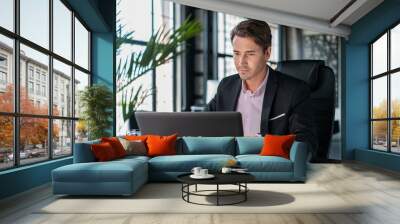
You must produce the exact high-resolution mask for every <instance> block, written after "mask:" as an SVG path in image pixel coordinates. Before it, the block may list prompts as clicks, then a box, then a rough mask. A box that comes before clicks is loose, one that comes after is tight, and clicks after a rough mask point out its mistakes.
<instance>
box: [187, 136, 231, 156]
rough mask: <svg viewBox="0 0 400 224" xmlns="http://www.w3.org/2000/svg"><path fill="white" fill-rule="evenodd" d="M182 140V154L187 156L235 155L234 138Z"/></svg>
mask: <svg viewBox="0 0 400 224" xmlns="http://www.w3.org/2000/svg"><path fill="white" fill-rule="evenodd" d="M182 139H183V141H182V153H183V154H185V155H199V154H226V155H234V153H235V141H234V140H235V139H234V138H233V137H183V138H182Z"/></svg>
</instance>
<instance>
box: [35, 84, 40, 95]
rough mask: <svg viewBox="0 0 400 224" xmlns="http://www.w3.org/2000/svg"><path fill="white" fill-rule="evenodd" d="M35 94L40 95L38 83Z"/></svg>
mask: <svg viewBox="0 0 400 224" xmlns="http://www.w3.org/2000/svg"><path fill="white" fill-rule="evenodd" d="M36 95H38V96H39V95H40V84H36Z"/></svg>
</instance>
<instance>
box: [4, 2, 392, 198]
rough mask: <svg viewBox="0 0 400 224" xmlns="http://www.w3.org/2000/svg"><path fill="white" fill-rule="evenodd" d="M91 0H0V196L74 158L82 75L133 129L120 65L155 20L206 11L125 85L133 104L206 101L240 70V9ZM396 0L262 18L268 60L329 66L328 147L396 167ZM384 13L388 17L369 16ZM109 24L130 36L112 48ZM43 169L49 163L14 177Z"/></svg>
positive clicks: (169, 25) (167, 23)
mask: <svg viewBox="0 0 400 224" xmlns="http://www.w3.org/2000/svg"><path fill="white" fill-rule="evenodd" d="M94 2H96V3H95V4H94V5H93V4H92V5H91V4H90V3H86V2H81V1H73V0H69V1H63V0H36V1H28V0H16V1H14V0H1V3H0V124H1V128H0V172H1V174H0V179H1V180H2V182H3V180H5V181H6V180H11V179H14V180H17V181H16V182H15V184H12V185H9V186H6V187H5V191H3V192H2V193H0V197H5V196H7V195H11V194H13V193H16V192H20V191H22V190H24V189H29V187H31V186H36V185H38V184H40V183H43V182H46V181H48V179H49V177H48V173H49V170H51V168H52V167H57V166H60V165H62V164H68V163H71V155H72V153H73V145H74V143H75V142H79V141H84V140H87V131H86V130H85V124H84V123H83V122H81V121H80V120H79V117H80V107H79V101H80V99H79V93H80V91H82V90H83V89H84V88H85V87H86V86H89V85H92V84H94V83H103V84H105V85H107V86H109V87H110V89H112V90H113V92H114V95H115V101H116V102H115V113H114V114H115V115H114V119H113V123H114V125H113V127H110V130H111V131H112V133H114V134H116V135H122V134H125V133H127V132H128V131H130V129H131V127H130V126H129V124H128V123H129V122H127V121H126V120H124V119H123V118H122V111H121V110H122V109H121V99H122V95H123V94H125V93H124V92H122V91H120V92H119V91H117V89H118V87H119V86H120V85H123V84H124V83H123V80H118V79H116V78H115V77H116V75H115V73H116V71H117V69H118V66H120V65H121V63H123V61H124V60H125V58H126V57H128V56H129V55H131V54H132V53H133V52H139V51H140V50H142V49H144V46H146V44H147V42H148V40H149V37H150V36H151V35H152V34H154V33H155V32H157V30H158V29H159V28H160V27H165V28H166V29H171V30H174V29H177V28H178V27H179V26H180V24H182V22H183V21H184V20H185V19H186V18H188V17H191V18H194V19H196V20H198V21H200V22H201V24H202V26H203V31H202V32H201V33H200V34H199V35H198V36H197V37H196V38H194V39H191V40H190V41H188V42H187V43H186V44H185V45H184V46H183V47H182V49H183V50H184V53H182V54H180V55H177V56H175V57H173V58H172V59H171V60H169V61H168V62H167V63H165V64H163V65H161V66H159V67H157V68H156V69H153V70H151V71H148V72H147V73H146V74H145V75H143V76H141V77H140V78H139V79H137V80H135V81H134V82H133V83H132V84H130V85H129V87H128V88H126V89H125V90H126V91H127V92H128V93H131V92H130V91H133V92H132V93H134V92H135V91H136V90H137V88H138V87H139V86H142V88H143V89H142V91H150V92H151V94H150V95H149V96H148V97H146V98H145V100H144V101H143V103H142V104H141V105H140V106H139V107H138V108H137V109H138V110H143V111H191V110H194V108H197V107H200V108H201V107H203V106H204V105H205V104H206V103H207V102H208V101H209V100H210V99H211V97H212V96H213V94H214V93H215V91H216V87H217V85H218V82H219V81H220V80H221V79H222V78H224V77H226V76H229V75H232V74H235V73H236V71H235V68H234V65H233V60H232V47H231V43H230V31H231V29H232V28H233V27H234V26H235V25H236V24H237V23H238V22H240V21H242V20H244V19H245V18H244V17H240V16H236V15H232V14H229V13H225V12H218V11H210V10H204V9H199V8H195V7H189V6H184V5H181V4H178V3H174V2H171V1H164V0H148V1H129V0H117V1H94ZM396 3H397V2H396V1H385V2H384V3H382V4H380V5H379V6H378V7H377V8H375V9H374V10H373V11H372V12H370V13H369V14H367V15H366V16H365V17H364V18H362V19H361V20H359V21H358V22H356V23H354V24H353V25H352V33H351V34H350V35H349V36H347V37H343V36H338V35H334V34H326V33H324V32H318V31H315V30H308V29H300V28H295V27H289V26H284V25H280V24H275V23H273V22H269V25H270V27H271V30H272V40H273V43H272V56H271V59H270V62H269V65H270V66H271V67H272V68H275V66H276V63H277V62H278V61H282V60H296V59H319V60H324V61H325V64H326V65H328V66H329V67H330V68H332V69H333V71H334V74H335V92H336V97H335V108H336V109H335V130H334V131H335V134H334V136H333V141H332V144H331V149H330V152H331V158H335V159H345V160H360V161H365V162H368V163H371V164H374V165H378V166H382V167H386V168H389V169H393V170H400V168H399V167H398V166H396V165H395V164H396V162H397V161H399V158H400V156H399V155H398V153H400V144H399V143H400V142H399V141H400V140H399V138H400V137H399V136H400V126H399V124H400V122H399V121H400V102H399V101H400V91H399V89H398V88H396V86H398V85H400V73H399V71H400V57H399V55H400V53H399V52H400V25H399V16H398V13H396V12H398V11H396V10H397V9H399V8H400V7H399V6H398V4H396ZM93 8H95V10H93ZM92 11H94V12H93V13H92ZM37 12H42V13H37ZM85 12H86V13H85ZM96 13H97V14H96ZM383 14H386V16H385V18H386V19H385V20H378V21H375V20H374V19H375V18H377V17H379V16H381V15H383ZM267 22H268V21H267ZM116 31H121V32H122V33H127V32H133V33H132V37H133V39H132V40H131V41H130V42H128V43H124V44H122V45H121V46H120V47H119V48H118V49H116V48H115V39H116V37H117V35H119V34H118V32H116ZM128 90H129V91H128ZM38 170H44V172H42V173H41V174H39V177H37V178H35V179H34V180H33V181H32V182H30V183H23V184H20V185H18V183H21V182H23V181H24V180H23V179H24V178H26V177H27V176H29V175H31V174H32V173H37V172H38ZM17 185H18V186H17ZM13 186H17V187H16V188H13Z"/></svg>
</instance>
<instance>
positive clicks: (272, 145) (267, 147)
mask: <svg viewBox="0 0 400 224" xmlns="http://www.w3.org/2000/svg"><path fill="white" fill-rule="evenodd" d="M295 137H296V135H265V137H264V145H263V148H262V149H261V152H260V155H262V156H280V157H284V158H286V159H289V158H290V156H289V155H290V147H292V144H293V142H294V139H295Z"/></svg>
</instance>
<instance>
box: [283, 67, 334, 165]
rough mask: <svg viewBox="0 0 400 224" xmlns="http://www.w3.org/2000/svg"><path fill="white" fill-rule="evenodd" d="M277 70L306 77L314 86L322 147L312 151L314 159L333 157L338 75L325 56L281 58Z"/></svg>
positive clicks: (301, 78) (312, 87)
mask: <svg viewBox="0 0 400 224" xmlns="http://www.w3.org/2000/svg"><path fill="white" fill-rule="evenodd" d="M277 70H278V71H280V72H282V73H284V74H287V75H289V76H291V77H294V78H297V79H300V80H303V81H305V82H306V83H307V84H308V85H309V86H310V89H311V96H310V98H311V99H310V100H311V105H312V108H313V113H314V122H315V124H314V125H315V129H316V130H315V131H316V134H317V138H318V147H317V149H314V150H313V152H312V157H311V160H310V161H311V162H326V161H329V159H328V155H329V148H330V144H331V139H332V134H333V125H334V117H335V76H334V74H333V71H332V69H331V68H329V67H328V66H325V65H324V61H321V60H289V61H282V62H278V66H277Z"/></svg>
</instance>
